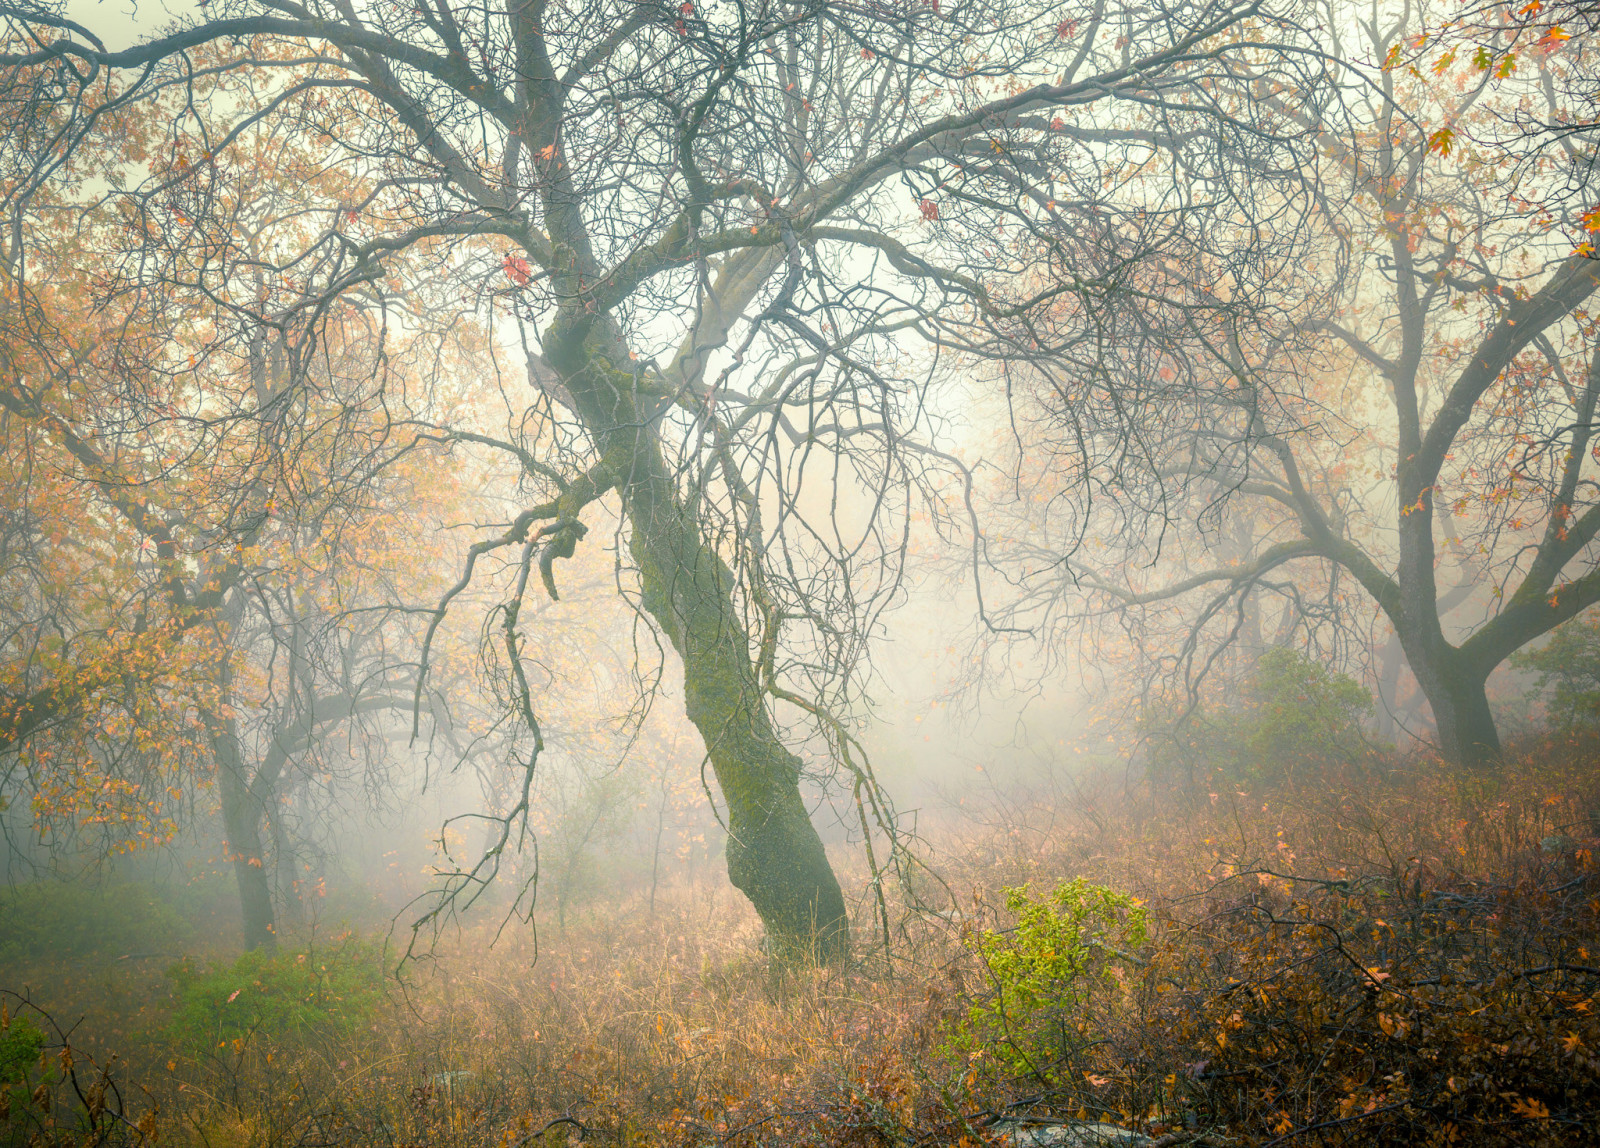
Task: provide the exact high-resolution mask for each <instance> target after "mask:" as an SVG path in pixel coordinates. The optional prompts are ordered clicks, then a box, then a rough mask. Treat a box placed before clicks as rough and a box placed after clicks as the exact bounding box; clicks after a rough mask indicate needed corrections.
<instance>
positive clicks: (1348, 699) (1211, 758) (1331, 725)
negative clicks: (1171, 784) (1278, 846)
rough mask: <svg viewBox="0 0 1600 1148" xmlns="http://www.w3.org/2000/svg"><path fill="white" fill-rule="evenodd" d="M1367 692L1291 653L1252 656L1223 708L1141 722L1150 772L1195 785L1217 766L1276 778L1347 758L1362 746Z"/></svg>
mask: <svg viewBox="0 0 1600 1148" xmlns="http://www.w3.org/2000/svg"><path fill="white" fill-rule="evenodd" d="M1371 708H1372V695H1371V694H1370V693H1368V692H1367V691H1366V690H1365V689H1364V688H1363V687H1362V685H1361V683H1359V682H1357V681H1356V680H1355V679H1353V678H1351V677H1349V676H1348V675H1345V674H1341V673H1339V672H1338V671H1337V670H1334V669H1331V668H1329V667H1328V666H1326V665H1324V664H1323V663H1321V662H1319V661H1317V660H1315V659H1314V658H1311V657H1308V656H1307V655H1305V654H1303V653H1301V652H1300V651H1298V650H1291V649H1288V648H1286V647H1278V648H1276V649H1272V650H1268V651H1267V652H1266V653H1264V654H1262V655H1261V657H1260V658H1259V659H1257V661H1256V664H1255V668H1254V669H1253V670H1251V672H1250V675H1249V677H1248V678H1247V679H1246V680H1245V682H1244V688H1243V689H1242V690H1240V691H1238V694H1237V700H1236V702H1235V703H1234V704H1233V705H1232V706H1231V707H1224V706H1221V705H1213V706H1197V707H1195V708H1194V709H1193V710H1192V711H1190V712H1188V713H1186V714H1183V715H1182V716H1181V717H1180V716H1177V715H1159V716H1157V717H1155V718H1152V719H1149V720H1147V721H1146V722H1145V728H1146V734H1147V736H1148V738H1149V745H1150V768H1151V772H1152V773H1154V774H1157V775H1163V774H1164V775H1167V776H1173V775H1187V776H1188V777H1190V778H1191V779H1195V780H1198V779H1199V778H1200V777H1202V776H1203V775H1205V774H1207V773H1209V772H1210V770H1211V769H1213V768H1215V767H1220V768H1222V769H1223V771H1224V772H1226V773H1227V775H1228V776H1229V777H1231V778H1232V779H1233V780H1235V781H1239V782H1256V781H1277V780H1280V779H1282V778H1284V777H1288V776H1291V775H1293V774H1294V773H1295V772H1296V771H1297V770H1299V768H1300V767H1302V766H1305V765H1310V766H1313V767H1315V766H1317V765H1323V764H1328V763H1330V762H1335V761H1350V760H1353V759H1356V758H1359V757H1360V756H1362V755H1363V754H1364V753H1365V752H1366V749H1367V744H1366V740H1365V738H1364V737H1363V736H1362V732H1361V722H1362V719H1363V718H1364V717H1365V716H1366V714H1367V711H1368V710H1370V709H1371Z"/></svg>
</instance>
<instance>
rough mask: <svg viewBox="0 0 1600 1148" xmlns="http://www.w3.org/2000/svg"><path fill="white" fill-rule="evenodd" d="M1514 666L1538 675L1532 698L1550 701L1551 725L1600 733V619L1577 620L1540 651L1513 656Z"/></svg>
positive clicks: (1567, 625) (1560, 630)
mask: <svg viewBox="0 0 1600 1148" xmlns="http://www.w3.org/2000/svg"><path fill="white" fill-rule="evenodd" d="M1511 665H1512V666H1513V667H1514V668H1516V669H1519V670H1531V671H1533V672H1534V673H1536V674H1538V675H1539V677H1538V680H1537V681H1536V682H1535V684H1534V688H1533V689H1532V690H1531V691H1529V695H1528V696H1529V697H1530V698H1541V697H1543V696H1544V695H1545V693H1546V691H1548V690H1550V688H1551V686H1554V687H1555V689H1554V691H1553V692H1551V693H1550V696H1549V698H1548V700H1547V711H1548V713H1549V715H1550V724H1551V725H1552V726H1553V727H1555V728H1556V729H1558V730H1560V731H1562V732H1565V733H1572V732H1578V731H1594V730H1600V617H1594V616H1588V617H1582V618H1574V619H1572V621H1570V622H1568V623H1566V624H1565V625H1563V626H1559V627H1557V628H1556V630H1555V632H1554V633H1552V634H1551V635H1550V640H1549V641H1547V642H1545V644H1544V645H1542V646H1540V647H1539V648H1538V649H1537V650H1523V651H1520V652H1518V653H1515V654H1512V655H1511Z"/></svg>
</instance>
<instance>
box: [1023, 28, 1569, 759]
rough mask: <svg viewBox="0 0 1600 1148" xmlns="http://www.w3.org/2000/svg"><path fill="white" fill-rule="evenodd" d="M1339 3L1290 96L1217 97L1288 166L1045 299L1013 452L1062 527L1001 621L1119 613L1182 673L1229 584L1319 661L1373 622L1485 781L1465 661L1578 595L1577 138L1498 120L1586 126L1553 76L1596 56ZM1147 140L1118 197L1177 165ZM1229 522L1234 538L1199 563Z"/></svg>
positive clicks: (1547, 38)
mask: <svg viewBox="0 0 1600 1148" xmlns="http://www.w3.org/2000/svg"><path fill="white" fill-rule="evenodd" d="M1537 9H1538V5H1532V6H1529V8H1528V11H1530V12H1536V11H1537ZM1498 10H1499V9H1497V11H1498ZM1349 17H1350V18H1349V19H1348V20H1345V19H1344V17H1343V16H1342V15H1339V14H1338V13H1337V11H1336V13H1335V16H1334V18H1333V20H1332V23H1331V24H1330V28H1331V29H1334V30H1335V31H1334V32H1332V33H1330V35H1332V37H1333V38H1332V52H1331V56H1329V57H1326V58H1327V59H1328V64H1327V70H1326V72H1325V74H1324V75H1322V76H1320V77H1317V79H1316V83H1315V84H1314V85H1313V87H1312V88H1311V89H1310V90H1309V91H1298V92H1295V91H1286V90H1283V89H1282V88H1280V87H1278V86H1276V85H1274V84H1272V83H1266V82H1263V77H1262V76H1261V74H1260V72H1259V71H1258V70H1257V69H1256V67H1255V66H1253V65H1252V66H1248V67H1244V68H1242V69H1241V70H1240V71H1239V72H1238V73H1237V74H1235V75H1233V76H1231V77H1228V78H1226V80H1224V81H1222V82H1219V83H1218V84H1217V85H1216V86H1215V88H1214V89H1213V92H1214V94H1215V98H1216V99H1217V100H1219V101H1222V102H1224V103H1226V104H1227V106H1229V107H1231V108H1237V107H1242V106H1244V105H1245V104H1257V105H1265V106H1266V107H1267V108H1269V109H1271V110H1272V112H1273V114H1275V115H1277V116H1278V117H1279V122H1280V123H1281V124H1282V125H1283V130H1284V132H1285V133H1286V134H1294V133H1298V135H1297V138H1298V140H1299V141H1300V142H1301V145H1302V162H1301V163H1299V164H1297V165H1294V166H1279V167H1276V168H1273V167H1269V166H1268V165H1267V164H1265V163H1263V162H1262V160H1263V158H1265V157H1264V156H1251V155H1248V154H1245V155H1241V159H1240V163H1239V166H1238V168H1237V169H1236V175H1238V176H1243V175H1244V174H1245V173H1247V172H1253V179H1254V183H1253V185H1252V186H1251V187H1250V188H1249V190H1248V191H1241V190H1240V188H1239V185H1238V184H1234V185H1231V186H1229V185H1226V184H1223V183H1221V182H1217V181H1215V180H1208V181H1207V182H1205V183H1204V185H1203V186H1204V187H1205V188H1206V190H1207V191H1209V192H1210V193H1211V194H1212V196H1213V197H1214V198H1212V199H1210V200H1209V201H1207V200H1206V199H1205V198H1204V197H1201V196H1196V197H1195V202H1193V203H1191V204H1187V205H1183V206H1182V207H1181V208H1175V209H1174V213H1173V217H1172V219H1173V221H1172V222H1171V223H1170V224H1169V226H1170V228H1171V230H1172V232H1173V234H1174V237H1175V241H1174V242H1170V243H1167V244H1165V245H1159V246H1152V247H1150V248H1148V249H1147V251H1146V253H1145V254H1144V256H1143V258H1141V259H1139V260H1137V261H1136V262H1133V263H1131V264H1130V265H1129V266H1128V269H1127V271H1126V272H1125V274H1124V275H1123V278H1122V280H1121V290H1120V291H1118V292H1114V293H1108V295H1107V296H1106V297H1105V298H1104V299H1102V300H1101V301H1100V302H1099V303H1098V305H1096V306H1093V307H1091V306H1080V305H1078V303H1077V301H1076V300H1074V301H1073V305H1072V306H1070V307H1063V308H1061V309H1059V310H1058V311H1057V313H1056V314H1055V315H1054V316H1052V320H1053V322H1052V326H1051V340H1050V346H1049V347H1048V348H1046V350H1047V352H1048V353H1045V352H1041V351H1037V350H1029V349H1026V348H1021V349H1019V352H1018V354H1017V355H1016V356H1015V358H1016V360H1017V361H1018V363H1019V364H1020V365H1019V366H1018V367H1017V368H1016V370H1015V376H1016V377H1015V386H1016V393H1017V394H1018V395H1019V396H1020V398H1019V402H1018V409H1019V411H1020V417H1019V425H1023V426H1024V427H1025V428H1026V429H1025V430H1024V432H1023V434H1024V437H1025V439H1026V441H1025V442H1024V443H1023V444H1022V445H1021V446H1020V447H1019V450H1018V457H1019V458H1021V459H1029V460H1037V459H1038V458H1039V457H1040V456H1041V455H1044V456H1048V457H1049V458H1050V459H1051V460H1053V461H1054V462H1055V464H1056V465H1057V466H1058V468H1060V472H1061V476H1060V478H1059V479H1058V480H1057V482H1056V483H1055V484H1054V485H1053V487H1052V489H1053V490H1056V491H1059V492H1062V498H1061V500H1060V501H1059V502H1057V503H1055V504H1052V505H1051V506H1050V507H1048V508H1046V509H1045V510H1043V511H1041V512H1040V513H1041V514H1043V515H1046V516H1053V517H1052V520H1051V524H1050V527H1049V532H1050V535H1051V536H1053V537H1054V538H1057V539H1060V540H1062V541H1061V544H1058V545H1056V546H1055V547H1054V548H1053V550H1052V551H1051V553H1049V554H1048V555H1041V554H1038V550H1039V549H1040V548H1039V547H1034V548H1033V550H1032V551H1031V552H1030V555H1031V566H1030V568H1028V569H1027V570H1025V571H1024V572H1023V574H1022V577H1021V579H1020V581H1021V583H1022V584H1023V587H1024V593H1022V594H1019V595H1018V596H1017V597H1016V598H1015V599H1014V600H1013V606H1014V609H1013V610H1012V611H1011V612H1010V613H1006V614H1004V617H1005V618H1006V619H1007V620H1008V621H1009V623H1010V624H1012V625H1017V626H1022V627H1025V628H1033V627H1039V628H1042V629H1044V630H1046V631H1048V630H1050V629H1051V628H1052V627H1053V626H1054V625H1055V624H1057V623H1059V622H1062V621H1067V620H1081V619H1083V618H1084V617H1090V618H1093V617H1095V616H1096V615H1098V616H1099V617H1100V618H1101V619H1115V622H1114V624H1115V625H1117V626H1122V627H1127V632H1128V633H1130V634H1132V635H1133V636H1134V638H1135V641H1136V643H1138V644H1140V645H1141V646H1142V647H1144V648H1149V649H1157V650H1167V649H1172V648H1176V649H1178V650H1180V651H1181V652H1180V653H1179V654H1178V655H1177V656H1175V657H1171V658H1169V659H1168V660H1167V661H1166V662H1165V664H1164V665H1162V666H1160V667H1158V668H1160V669H1162V671H1163V672H1164V673H1166V674H1168V675H1172V676H1176V677H1179V678H1184V679H1185V680H1187V681H1188V682H1189V688H1190V689H1191V690H1192V689H1193V680H1194V677H1195V676H1196V675H1197V674H1198V675H1204V674H1205V673H1206V672H1208V671H1209V669H1210V668H1211V667H1212V666H1213V665H1214V664H1215V662H1216V659H1217V657H1218V650H1219V649H1220V648H1223V647H1226V646H1227V645H1228V644H1230V643H1231V642H1233V641H1234V640H1235V639H1236V638H1237V635H1238V634H1239V632H1240V626H1241V623H1242V621H1243V619H1244V618H1245V617H1246V613H1247V610H1248V608H1249V607H1248V604H1249V603H1250V602H1252V601H1256V600H1261V599H1263V598H1265V597H1267V596H1269V595H1275V596H1281V597H1283V598H1285V599H1286V600H1289V601H1292V602H1293V603H1294V610H1295V630H1296V632H1297V633H1298V635H1299V636H1300V640H1301V641H1305V642H1308V643H1311V644H1313V645H1321V646H1323V647H1324V648H1326V649H1328V650H1329V652H1330V653H1331V654H1332V656H1333V657H1334V658H1335V660H1347V659H1353V658H1354V657H1358V656H1360V654H1359V652H1360V651H1363V650H1367V649H1371V648H1373V647H1374V646H1375V645H1378V646H1381V644H1382V642H1383V636H1382V634H1381V627H1378V628H1379V629H1380V633H1379V634H1378V635H1377V641H1376V642H1374V641H1373V640H1372V635H1371V632H1370V630H1371V628H1373V627H1374V623H1373V621H1372V615H1371V613H1370V611H1371V610H1373V609H1374V608H1375V610H1376V611H1377V612H1379V613H1380V615H1381V619H1382V621H1383V622H1385V623H1387V625H1388V626H1390V627H1392V629H1393V633H1394V635H1395V637H1396V639H1397V641H1398V644H1399V646H1400V648H1401V649H1402V650H1403V651H1404V655H1405V659H1406V662H1407V663H1408V664H1409V666H1410V668H1411V670H1412V672H1413V673H1414V674H1415V676H1416V678H1417V680H1418V682H1419V684H1420V686H1421V688H1422V691H1423V692H1424V693H1425V694H1426V696H1427V699H1428V702H1429V704H1430V706H1431V708H1432V711H1433V718H1434V721H1435V723H1436V726H1437V730H1438V737H1439V745H1440V749H1441V750H1442V752H1443V753H1444V754H1445V756H1447V757H1448V758H1450V759H1452V760H1455V761H1458V762H1465V763H1467V764H1470V765H1474V766H1489V765H1492V764H1493V763H1494V762H1496V761H1497V760H1498V758H1499V755H1500V742H1499V737H1498V733H1497V731H1496V728H1495V724H1494V720H1493V717H1492V715H1491V713H1490V710H1489V705H1488V702H1487V700H1486V696H1485V682H1486V680H1487V678H1488V676H1489V674H1490V673H1491V672H1492V671H1493V670H1494V669H1495V667H1497V666H1499V665H1500V664H1501V663H1502V662H1504V661H1505V660H1506V658H1507V657H1508V656H1509V655H1510V654H1511V653H1512V652H1513V651H1515V650H1517V649H1518V648H1520V647H1521V646H1523V645H1525V644H1526V643H1528V642H1530V641H1532V640H1533V639H1535V638H1537V637H1538V636H1540V635H1542V634H1544V633H1547V632H1548V631H1550V630H1551V629H1553V628H1554V627H1556V626H1558V625H1560V624H1561V623H1562V622H1564V621H1566V620H1567V619H1569V618H1571V617H1573V616H1574V615H1576V614H1577V613H1578V612H1580V611H1582V610H1583V609H1585V608H1586V607H1588V606H1589V605H1591V604H1593V603H1594V602H1596V601H1597V600H1600V561H1597V559H1600V551H1597V550H1596V548H1595V545H1594V541H1595V535H1596V532H1597V530H1600V500H1597V499H1596V497H1595V495H1596V492H1597V491H1600V487H1597V486H1596V484H1595V481H1594V477H1595V476H1594V467H1595V462H1596V454H1595V447H1596V443H1595V440H1594V430H1595V418H1594V412H1595V404H1596V399H1597V398H1600V351H1597V347H1600V340H1597V339H1596V331H1595V327H1594V319H1593V314H1592V311H1591V306H1592V302H1591V301H1592V298H1593V296H1594V293H1595V291H1596V289H1597V288H1600V262H1597V261H1596V259H1595V258H1594V252H1593V244H1592V242H1591V237H1590V235H1589V229H1590V227H1591V224H1592V223H1593V221H1594V220H1595V219H1596V218H1600V217H1597V216H1596V215H1595V214H1594V212H1593V210H1592V209H1593V208H1594V205H1595V189H1594V186H1593V183H1592V177H1591V175H1590V173H1591V171H1592V153H1591V152H1590V151H1589V150H1588V149H1589V147H1590V143H1589V139H1590V137H1589V136H1587V135H1585V134H1583V133H1581V132H1577V131H1569V130H1565V129H1563V130H1560V131H1542V132H1532V131H1524V130H1521V127H1523V126H1526V123H1527V121H1528V120H1529V119H1540V120H1543V121H1548V122H1549V123H1553V124H1556V125H1558V126H1559V125H1569V124H1570V123H1571V122H1572V121H1573V120H1574V118H1575V117H1576V116H1578V115H1580V114H1587V113H1585V110H1584V109H1583V108H1581V107H1574V106H1572V105H1571V104H1570V103H1568V102H1566V101H1564V100H1563V98H1562V96H1561V93H1562V91H1563V90H1564V89H1565V88H1566V87H1567V86H1568V85H1571V86H1572V87H1574V88H1579V87H1581V86H1582V85H1581V84H1579V83H1578V82H1577V80H1578V78H1580V77H1581V76H1582V75H1585V74H1587V72H1586V69H1588V68H1590V67H1591V66H1592V60H1593V57H1594V52H1595V46H1594V45H1593V44H1589V43H1584V42H1581V41H1580V40H1579V39H1571V40H1570V41H1569V40H1568V39H1566V38H1564V37H1562V36H1558V35H1550V34H1546V35H1544V36H1542V37H1541V38H1539V39H1538V40H1537V41H1536V42H1535V41H1534V40H1533V39H1532V38H1530V37H1523V38H1522V39H1521V40H1517V45H1518V46H1517V48H1516V51H1518V52H1520V53H1521V56H1520V57H1519V59H1520V62H1516V61H1513V62H1514V63H1515V69H1507V68H1503V67H1501V63H1502V62H1503V61H1504V60H1505V59H1506V58H1507V57H1506V56H1505V55H1504V54H1503V53H1502V54H1496V53H1495V52H1490V51H1488V50H1485V51H1483V52H1477V53H1473V52H1471V51H1470V45H1469V46H1468V47H1469V50H1461V51H1457V50H1456V48H1458V47H1459V46H1460V41H1459V40H1457V41H1456V42H1455V46H1454V47H1453V46H1452V44H1451V43H1450V42H1446V43H1443V44H1436V43H1435V42H1434V41H1433V40H1431V39H1428V38H1427V37H1426V36H1421V35H1419V34H1420V33H1422V32H1424V31H1425V29H1426V28H1427V19H1428V18H1429V13H1428V12H1427V11H1425V10H1424V11H1421V12H1420V14H1419V12H1418V11H1417V10H1413V9H1408V10H1407V11H1406V12H1405V13H1400V14H1396V15H1392V16H1389V17H1382V16H1381V14H1380V17H1375V18H1372V20H1371V21H1369V20H1368V18H1367V17H1366V16H1358V15H1357V14H1355V13H1351V14H1349ZM1523 19H1526V14H1524V16H1523ZM1357 28H1359V34H1357V35H1356V36H1355V38H1354V39H1353V40H1347V39H1345V38H1344V37H1345V35H1346V33H1347V32H1348V33H1353V32H1355V30H1356V29H1357ZM1516 32H1517V29H1516V28H1515V27H1513V28H1511V29H1510V31H1508V32H1507V37H1508V40H1511V39H1515V38H1516V37H1515V36H1514V35H1513V33H1516ZM1423 40H1427V43H1428V45H1429V49H1428V50H1429V55H1428V57H1427V58H1426V59H1425V60H1421V61H1412V60H1409V58H1408V53H1411V52H1414V51H1415V50H1416V49H1417V48H1418V46H1419V44H1421V43H1422V42H1423ZM1307 47H1308V50H1310V49H1311V45H1310V44H1309V43H1308V45H1307ZM1435 51H1436V52H1437V55H1436V56H1435V55H1434V53H1435ZM1586 90H1587V91H1588V92H1590V93H1592V91H1593V88H1592V86H1590V87H1589V88H1588V89H1586ZM1529 106H1532V107H1534V108H1536V109H1537V114H1527V113H1525V112H1524V110H1523V109H1525V108H1527V107H1529ZM1508 124H1516V125H1519V126H1518V128H1517V130H1513V131H1507V130H1506V126H1507V125H1508ZM1205 135H1206V138H1207V139H1208V140H1209V141H1211V142H1210V143H1209V144H1208V145H1207V146H1213V147H1215V148H1217V149H1224V148H1227V147H1228V146H1230V141H1229V136H1228V132H1227V130H1226V128H1225V127H1224V126H1222V125H1220V124H1219V125H1218V126H1216V127H1215V128H1213V129H1209V130H1207V131H1206V132H1205ZM1149 154H1150V159H1149V162H1148V164H1147V166H1146V168H1145V170H1143V171H1140V172H1135V173H1132V174H1130V175H1127V176H1126V177H1125V179H1126V187H1127V192H1126V194H1127V196H1128V197H1129V198H1131V199H1133V200H1134V202H1139V199H1138V198H1137V197H1141V196H1142V197H1144V199H1145V200H1146V201H1148V198H1149V197H1150V196H1151V195H1153V194H1154V193H1155V191H1156V190H1157V189H1158V188H1159V187H1160V186H1167V185H1169V184H1170V183H1172V182H1174V181H1175V180H1176V175H1175V174H1174V173H1175V172H1176V171H1178V170H1179V169H1180V166H1181V163H1182V161H1183V159H1184V154H1185V152H1184V148H1183V147H1182V146H1180V144H1179V143H1177V142H1173V143H1169V144H1167V145H1165V146H1162V145H1161V144H1160V143H1153V144H1152V145H1151V147H1150V151H1149ZM1152 168H1154V169H1156V171H1155V172H1154V173H1152V171H1151V169H1152ZM1131 226H1132V225H1131V224H1129V227H1130V229H1131ZM1236 518H1237V519H1246V520H1248V521H1250V522H1251V523H1252V524H1254V526H1253V537H1252V538H1251V541H1250V545H1249V547H1248V548H1247V550H1245V551H1244V552H1241V553H1236V554H1226V553H1222V552H1220V548H1219V546H1218V540H1219V539H1221V538H1222V537H1223V531H1224V528H1225V525H1226V523H1228V522H1229V521H1231V520H1234V519H1236ZM1008 569H1015V567H1008ZM1079 588H1081V589H1083V590H1085V591H1087V595H1086V597H1087V605H1084V606H1082V607H1081V608H1080V607H1078V606H1077V605H1076V603H1077V602H1078V599H1075V598H1073V597H1072V596H1071V593H1070V591H1071V590H1076V589H1079ZM1468 605H1470V606H1471V609H1467V608H1466V607H1467V606H1468ZM1452 610H1454V611H1455V613H1454V615H1453V616H1452V618H1451V619H1450V620H1448V621H1447V620H1446V619H1445V615H1446V613H1447V612H1450V611H1452ZM1069 615H1070V619H1069ZM1347 664H1351V663H1350V661H1348V660H1347Z"/></svg>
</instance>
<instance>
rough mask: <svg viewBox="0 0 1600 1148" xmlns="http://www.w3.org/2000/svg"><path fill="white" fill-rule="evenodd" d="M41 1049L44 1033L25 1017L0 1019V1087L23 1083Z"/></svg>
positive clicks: (37, 1060) (37, 1059)
mask: <svg viewBox="0 0 1600 1148" xmlns="http://www.w3.org/2000/svg"><path fill="white" fill-rule="evenodd" d="M42 1048H44V1033H43V1032H41V1031H40V1029H39V1026H38V1025H36V1024H34V1023H33V1022H32V1021H30V1020H29V1019H28V1018H27V1017H25V1016H17V1017H13V1016H6V1017H3V1018H0V1087H11V1086H14V1085H18V1084H22V1083H24V1082H25V1081H26V1080H27V1079H28V1071H29V1069H31V1068H33V1066H34V1065H36V1064H37V1063H38V1062H39V1051H40V1050H41V1049H42Z"/></svg>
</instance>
